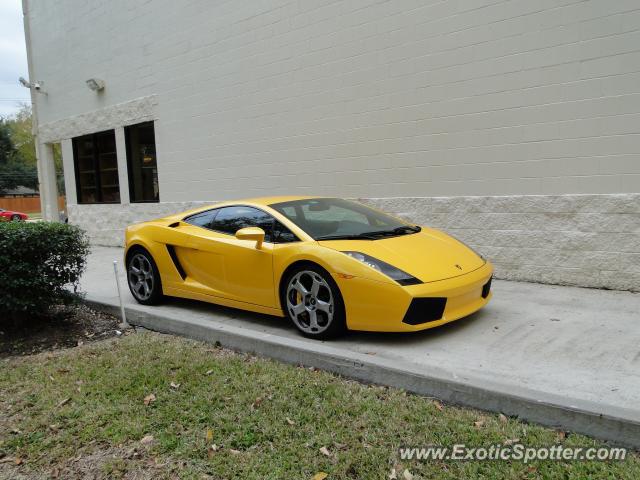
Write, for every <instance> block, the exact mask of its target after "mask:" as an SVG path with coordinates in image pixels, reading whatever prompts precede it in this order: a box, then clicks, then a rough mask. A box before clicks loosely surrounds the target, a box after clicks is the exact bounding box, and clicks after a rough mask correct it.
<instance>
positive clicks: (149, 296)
mask: <svg viewBox="0 0 640 480" xmlns="http://www.w3.org/2000/svg"><path fill="white" fill-rule="evenodd" d="M136 270H137V272H136ZM127 285H129V291H130V292H131V295H133V298H135V299H136V301H137V302H138V303H140V304H142V305H157V304H158V303H160V302H161V301H162V299H163V298H164V295H163V294H162V280H161V279H160V272H159V271H158V266H157V265H156V262H155V261H154V260H153V257H152V256H151V254H150V253H149V252H148V251H146V250H145V249H144V248H135V249H133V250H131V251H130V252H129V253H128V254H127ZM145 285H146V286H145Z"/></svg>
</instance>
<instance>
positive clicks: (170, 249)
mask: <svg viewBox="0 0 640 480" xmlns="http://www.w3.org/2000/svg"><path fill="white" fill-rule="evenodd" d="M167 251H168V252H169V256H170V257H171V260H172V261H173V264H174V265H175V267H176V270H177V271H178V274H179V275H180V278H182V280H184V279H185V278H187V274H186V272H185V271H184V268H182V265H181V264H180V260H178V255H176V249H175V248H173V245H167Z"/></svg>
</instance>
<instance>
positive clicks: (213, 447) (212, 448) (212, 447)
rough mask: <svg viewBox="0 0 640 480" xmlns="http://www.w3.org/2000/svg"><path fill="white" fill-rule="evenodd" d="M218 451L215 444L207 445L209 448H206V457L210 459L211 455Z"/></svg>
mask: <svg viewBox="0 0 640 480" xmlns="http://www.w3.org/2000/svg"><path fill="white" fill-rule="evenodd" d="M218 450H219V448H218V445H216V444H215V443H214V444H213V445H209V447H207V457H209V458H212V457H213V454H214V453H216V452H217V451H218Z"/></svg>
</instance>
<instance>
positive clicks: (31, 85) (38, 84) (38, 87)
mask: <svg viewBox="0 0 640 480" xmlns="http://www.w3.org/2000/svg"><path fill="white" fill-rule="evenodd" d="M18 81H19V82H20V85H22V86H23V87H24V88H28V89H29V90H34V91H36V92H38V93H44V94H45V95H46V94H47V92H45V91H44V90H43V88H44V82H43V81H41V80H35V81H33V82H28V81H27V80H25V78H24V77H20V78H19V79H18Z"/></svg>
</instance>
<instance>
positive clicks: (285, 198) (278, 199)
mask: <svg viewBox="0 0 640 480" xmlns="http://www.w3.org/2000/svg"><path fill="white" fill-rule="evenodd" d="M309 198H322V197H318V196H315V195H279V196H274V197H256V198H245V199H241V200H235V201H233V203H240V204H241V203H253V204H255V205H265V206H267V205H273V204H274V203H282V202H291V201H293V200H307V199H309ZM225 203H227V202H225Z"/></svg>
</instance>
